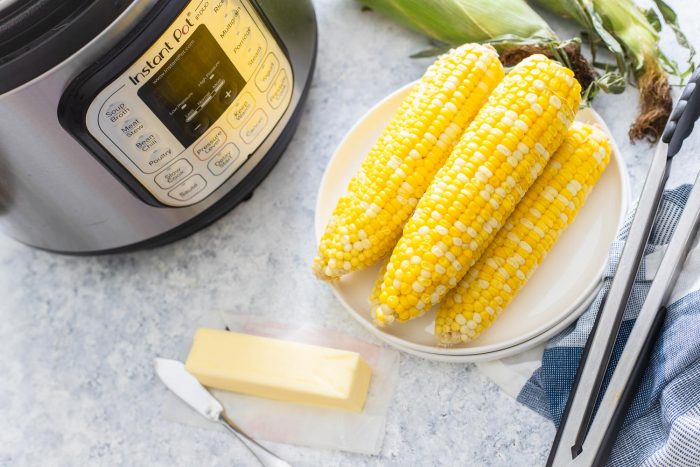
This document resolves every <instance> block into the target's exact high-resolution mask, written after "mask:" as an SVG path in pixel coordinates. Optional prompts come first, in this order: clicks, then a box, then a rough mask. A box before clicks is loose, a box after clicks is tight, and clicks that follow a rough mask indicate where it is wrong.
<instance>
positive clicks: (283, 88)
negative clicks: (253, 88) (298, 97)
mask: <svg viewBox="0 0 700 467" xmlns="http://www.w3.org/2000/svg"><path fill="white" fill-rule="evenodd" d="M288 93H289V79H288V78H287V73H285V71H284V70H282V71H280V73H279V74H278V75H277V77H276V78H275V82H274V83H272V87H271V88H270V92H268V93H267V101H268V102H269V103H270V106H271V107H272V108H273V109H276V108H277V107H279V106H280V104H281V103H282V101H284V98H285V97H287V94H288Z"/></svg>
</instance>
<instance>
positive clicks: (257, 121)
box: [241, 109, 267, 144]
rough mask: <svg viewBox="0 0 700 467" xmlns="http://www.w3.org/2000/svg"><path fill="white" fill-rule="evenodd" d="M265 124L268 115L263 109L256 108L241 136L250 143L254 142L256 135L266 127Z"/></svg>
mask: <svg viewBox="0 0 700 467" xmlns="http://www.w3.org/2000/svg"><path fill="white" fill-rule="evenodd" d="M265 125H267V115H265V112H263V111H262V109H258V110H256V111H255V113H254V114H253V116H252V117H250V120H248V123H246V125H245V126H244V127H243V129H242V130H241V138H243V141H245V142H246V143H248V144H250V143H252V142H253V140H254V139H255V137H256V136H258V135H259V134H260V132H261V131H262V130H263V128H265Z"/></svg>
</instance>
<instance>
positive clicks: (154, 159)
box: [146, 148, 175, 173]
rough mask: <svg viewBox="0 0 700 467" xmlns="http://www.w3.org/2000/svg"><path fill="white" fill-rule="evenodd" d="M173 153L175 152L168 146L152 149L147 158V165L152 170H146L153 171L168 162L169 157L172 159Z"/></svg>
mask: <svg viewBox="0 0 700 467" xmlns="http://www.w3.org/2000/svg"><path fill="white" fill-rule="evenodd" d="M174 155H175V153H174V152H173V150H172V149H170V148H166V149H156V150H155V151H153V152H152V153H151V157H149V158H148V166H149V167H150V168H151V169H152V170H147V171H146V172H147V173H152V172H155V171H156V170H158V169H160V168H161V167H163V166H164V165H165V164H167V163H168V162H170V159H172V158H173V156H174Z"/></svg>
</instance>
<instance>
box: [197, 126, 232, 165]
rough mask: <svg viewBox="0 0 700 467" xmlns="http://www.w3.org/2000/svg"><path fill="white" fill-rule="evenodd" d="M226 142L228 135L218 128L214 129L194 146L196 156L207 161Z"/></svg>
mask: <svg viewBox="0 0 700 467" xmlns="http://www.w3.org/2000/svg"><path fill="white" fill-rule="evenodd" d="M225 142H226V133H225V132H224V130H222V129H221V128H219V127H218V126H217V127H215V128H213V129H212V130H211V131H210V132H209V133H207V134H206V136H204V138H202V139H201V140H200V141H199V143H197V144H195V146H194V149H193V151H194V155H195V156H197V158H199V160H202V161H205V160H207V159H209V158H210V157H211V156H213V155H214V153H215V152H217V151H218V150H219V149H221V147H222V146H223V145H224V143H225Z"/></svg>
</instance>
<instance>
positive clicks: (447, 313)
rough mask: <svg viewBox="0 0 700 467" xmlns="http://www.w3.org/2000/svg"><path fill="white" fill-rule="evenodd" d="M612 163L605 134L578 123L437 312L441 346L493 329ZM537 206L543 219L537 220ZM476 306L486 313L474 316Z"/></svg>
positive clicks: (437, 331)
mask: <svg viewBox="0 0 700 467" xmlns="http://www.w3.org/2000/svg"><path fill="white" fill-rule="evenodd" d="M609 160H610V143H609V142H608V140H607V138H606V136H605V134H604V133H603V132H602V131H601V130H599V129H597V128H594V127H592V126H590V125H586V124H583V123H578V122H576V123H574V124H573V125H572V127H571V128H570V129H569V132H568V133H567V135H566V139H565V140H564V143H563V144H562V145H561V147H560V148H559V149H558V150H557V152H556V153H555V154H554V155H553V156H552V159H551V160H550V162H549V163H548V164H547V166H546V167H545V169H544V172H543V173H542V175H541V176H540V177H539V178H538V179H537V181H536V182H535V184H534V185H533V186H532V188H530V190H528V192H527V193H526V194H525V197H524V198H523V199H522V201H521V202H520V203H519V204H518V206H517V207H516V208H515V211H513V213H512V214H511V215H510V217H509V218H508V221H507V222H506V225H505V226H504V227H503V229H501V230H500V231H499V232H498V235H497V236H496V238H495V239H494V241H493V242H492V243H491V244H490V245H489V247H488V248H487V249H486V251H485V252H484V254H483V255H482V256H481V258H480V259H479V261H477V263H476V264H475V265H474V266H473V267H472V268H471V270H470V272H469V274H468V275H467V276H465V277H464V278H463V279H462V281H461V282H460V283H459V284H458V285H457V287H455V288H454V289H453V290H452V291H451V292H450V293H449V294H448V295H447V297H446V298H445V300H444V301H443V302H442V303H441V304H440V306H439V307H438V310H437V318H436V320H435V323H436V327H435V335H436V336H438V340H439V341H440V343H442V344H446V345H453V344H459V343H462V342H469V341H471V340H473V339H476V338H477V337H478V336H479V334H480V333H481V332H482V331H483V330H486V329H488V328H489V327H490V326H491V324H492V323H493V321H494V319H495V318H496V317H497V316H498V315H499V314H500V313H501V312H502V311H503V309H504V308H505V307H506V306H508V304H509V303H510V302H511V301H512V300H513V298H515V295H516V294H517V293H518V291H519V290H520V289H521V288H522V286H523V285H525V283H526V282H527V280H528V278H529V277H530V276H531V275H532V273H533V272H534V271H535V269H536V268H537V266H538V265H539V264H540V262H541V261H542V260H543V259H544V257H545V255H546V254H547V252H549V251H550V250H551V249H552V247H553V246H554V242H555V241H556V240H557V239H558V238H559V236H560V235H561V233H562V232H563V231H564V229H565V228H566V227H567V226H568V225H569V224H570V223H571V222H572V221H573V220H574V217H575V216H576V214H577V213H578V211H579V210H580V208H581V206H583V203H584V202H585V201H586V197H587V196H588V194H589V193H590V191H591V189H592V188H593V186H594V185H595V184H596V182H597V181H598V179H599V178H600V176H601V174H602V173H603V171H604V170H605V167H606V166H607V164H608V162H609ZM555 186H557V187H559V188H555ZM533 207H534V208H535V209H536V210H537V212H539V213H541V215H539V216H538V215H534V211H533ZM562 214H563V216H562ZM504 282H507V283H508V284H509V288H508V289H506V288H504V287H503V283H504ZM484 298H485V300H484V301H483V302H482V301H481V300H482V299H484ZM477 304H479V308H481V306H482V305H483V308H484V310H485V313H483V312H482V313H480V314H476V313H475V311H476V309H477ZM438 323H439V324H438ZM453 323H459V324H460V327H459V329H454V327H453Z"/></svg>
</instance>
